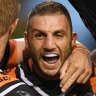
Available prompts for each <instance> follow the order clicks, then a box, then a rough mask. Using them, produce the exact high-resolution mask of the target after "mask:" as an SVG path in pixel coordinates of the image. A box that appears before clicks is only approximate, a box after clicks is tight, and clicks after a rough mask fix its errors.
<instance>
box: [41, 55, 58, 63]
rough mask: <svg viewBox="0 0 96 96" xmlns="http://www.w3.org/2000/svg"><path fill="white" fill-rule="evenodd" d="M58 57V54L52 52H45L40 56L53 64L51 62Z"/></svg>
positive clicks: (55, 60)
mask: <svg viewBox="0 0 96 96" xmlns="http://www.w3.org/2000/svg"><path fill="white" fill-rule="evenodd" d="M59 57H60V56H59V55H58V54H53V53H52V54H45V55H43V56H42V58H43V60H44V61H45V62H47V63H49V64H53V63H55V62H57V61H58V59H59Z"/></svg>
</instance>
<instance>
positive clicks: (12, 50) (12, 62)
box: [7, 39, 17, 68]
mask: <svg viewBox="0 0 96 96" xmlns="http://www.w3.org/2000/svg"><path fill="white" fill-rule="evenodd" d="M9 43H10V57H9V61H8V64H7V68H10V67H12V66H14V65H15V63H16V56H17V43H16V41H15V40H13V39H11V40H9Z"/></svg>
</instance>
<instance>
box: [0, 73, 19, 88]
mask: <svg viewBox="0 0 96 96" xmlns="http://www.w3.org/2000/svg"><path fill="white" fill-rule="evenodd" d="M16 80H18V79H16V78H13V77H10V76H8V75H3V74H0V87H2V86H3V85H5V84H7V83H10V82H13V81H16Z"/></svg>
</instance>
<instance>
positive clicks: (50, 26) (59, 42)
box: [25, 15, 76, 79]
mask: <svg viewBox="0 0 96 96" xmlns="http://www.w3.org/2000/svg"><path fill="white" fill-rule="evenodd" d="M29 24H30V26H31V27H30V28H29V32H30V33H29V34H30V36H29V38H28V35H27V33H25V42H26V45H27V48H29V50H30V52H31V54H32V55H31V56H32V59H33V62H35V64H34V65H33V67H34V69H35V71H36V72H37V73H38V74H39V76H41V77H42V78H46V79H56V78H57V77H58V74H59V73H60V68H61V67H62V65H63V64H64V62H65V60H66V58H67V57H68V56H69V55H70V53H71V49H72V44H73V43H74V42H75V40H76V35H74V33H72V35H71V31H70V26H69V22H68V20H67V18H66V17H65V15H44V16H38V15H36V16H34V17H32V18H31V19H30V21H29ZM28 44H29V46H28ZM37 45H38V46H37ZM52 54H54V55H56V56H57V55H58V57H59V58H58V59H57V58H56V59H54V60H48V58H47V60H45V59H44V58H43V56H45V55H48V56H50V55H52ZM58 79H59V77H58Z"/></svg>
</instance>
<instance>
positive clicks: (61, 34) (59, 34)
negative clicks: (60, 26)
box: [55, 32, 64, 37]
mask: <svg viewBox="0 0 96 96" xmlns="http://www.w3.org/2000/svg"><path fill="white" fill-rule="evenodd" d="M55 36H57V37H63V36H64V34H63V33H60V32H58V33H56V34H55Z"/></svg>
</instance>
